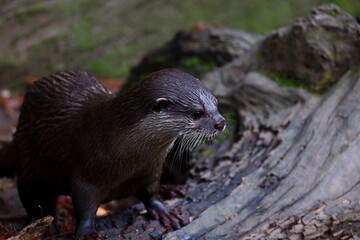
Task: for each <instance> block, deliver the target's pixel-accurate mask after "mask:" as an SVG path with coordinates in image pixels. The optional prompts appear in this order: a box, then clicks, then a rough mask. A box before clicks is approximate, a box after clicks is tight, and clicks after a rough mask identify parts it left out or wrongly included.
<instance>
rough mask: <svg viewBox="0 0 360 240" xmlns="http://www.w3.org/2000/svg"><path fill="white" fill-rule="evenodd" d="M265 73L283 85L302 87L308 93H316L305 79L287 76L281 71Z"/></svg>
mask: <svg viewBox="0 0 360 240" xmlns="http://www.w3.org/2000/svg"><path fill="white" fill-rule="evenodd" d="M266 75H267V76H268V77H269V78H271V79H272V80H274V81H275V82H276V83H277V84H279V85H281V86H283V87H291V88H302V89H304V90H306V91H308V92H310V93H316V90H314V89H312V88H311V86H310V84H307V83H306V81H303V80H298V79H295V78H292V77H287V76H285V75H284V74H281V73H269V74H266Z"/></svg>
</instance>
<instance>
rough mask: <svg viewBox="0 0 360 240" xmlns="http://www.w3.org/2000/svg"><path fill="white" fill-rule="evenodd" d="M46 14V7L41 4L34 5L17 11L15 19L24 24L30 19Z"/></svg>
mask: <svg viewBox="0 0 360 240" xmlns="http://www.w3.org/2000/svg"><path fill="white" fill-rule="evenodd" d="M44 12H46V7H45V6H44V5H42V4H35V5H33V6H31V7H21V8H19V9H17V12H16V15H15V16H16V19H17V20H18V21H19V22H20V23H21V24H24V23H25V22H26V21H27V20H28V19H30V18H31V17H33V16H35V15H38V14H41V13H44Z"/></svg>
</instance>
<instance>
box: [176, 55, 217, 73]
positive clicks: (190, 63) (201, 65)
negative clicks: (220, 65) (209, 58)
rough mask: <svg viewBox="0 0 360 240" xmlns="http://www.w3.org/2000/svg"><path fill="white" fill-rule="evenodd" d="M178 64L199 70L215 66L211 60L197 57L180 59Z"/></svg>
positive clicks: (207, 69) (202, 70) (203, 70)
mask: <svg viewBox="0 0 360 240" xmlns="http://www.w3.org/2000/svg"><path fill="white" fill-rule="evenodd" d="M180 66H183V67H185V68H191V69H197V70H198V71H200V72H207V71H210V70H212V69H213V68H214V67H215V64H214V63H212V62H206V61H203V60H202V59H200V58H199V57H191V58H185V59H183V60H181V61H180Z"/></svg>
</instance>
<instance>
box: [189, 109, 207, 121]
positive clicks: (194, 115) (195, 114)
mask: <svg viewBox="0 0 360 240" xmlns="http://www.w3.org/2000/svg"><path fill="white" fill-rule="evenodd" d="M204 115H205V113H204V112H203V111H201V110H198V111H195V112H193V114H192V116H193V118H194V119H199V118H201V117H202V116H204Z"/></svg>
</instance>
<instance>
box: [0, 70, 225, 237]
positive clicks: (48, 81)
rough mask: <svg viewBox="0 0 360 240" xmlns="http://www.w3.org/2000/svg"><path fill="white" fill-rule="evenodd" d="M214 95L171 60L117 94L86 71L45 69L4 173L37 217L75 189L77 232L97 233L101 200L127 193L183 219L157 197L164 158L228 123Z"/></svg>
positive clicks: (175, 221)
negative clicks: (176, 146)
mask: <svg viewBox="0 0 360 240" xmlns="http://www.w3.org/2000/svg"><path fill="white" fill-rule="evenodd" d="M216 104H217V102H216V99H215V98H214V97H213V95H212V94H211V93H210V92H209V91H208V90H206V89H205V88H204V86H203V85H202V84H201V83H200V82H199V81H198V80H197V79H195V78H193V77H192V76H190V75H188V74H186V73H183V72H181V71H178V70H173V69H167V70H163V71H159V72H155V73H153V74H152V75H150V76H149V77H148V78H146V79H145V80H143V81H142V82H141V83H140V84H138V85H136V86H134V87H133V88H131V89H129V90H128V91H126V92H125V93H122V94H120V95H118V96H115V95H113V94H111V93H110V92H109V91H108V90H107V89H106V88H104V87H103V86H102V85H101V84H100V83H99V82H98V81H97V80H96V79H95V78H94V77H92V76H90V75H89V74H87V73H84V72H62V73H59V74H56V75H52V76H50V77H47V78H42V79H40V80H39V81H37V82H36V83H35V84H34V85H33V86H32V87H31V89H30V90H29V91H28V92H27V93H26V95H25V99H24V104H23V105H22V107H21V113H20V119H19V124H18V128H17V131H16V133H15V136H14V140H13V142H12V143H11V144H10V145H9V146H8V147H7V148H5V149H4V150H3V152H2V155H3V156H2V159H1V162H0V174H2V175H12V174H14V173H15V174H16V175H17V181H18V189H19V194H20V197H21V200H22V202H23V204H24V206H25V208H26V210H27V212H28V215H29V217H31V218H39V217H41V215H43V216H44V215H47V214H53V211H54V206H55V201H56V198H57V196H58V195H60V194H67V195H71V196H72V197H73V203H74V208H75V212H76V218H77V235H78V236H85V235H89V234H91V233H94V232H95V228H94V219H95V213H96V210H97V208H98V206H99V204H101V203H103V202H106V201H108V200H112V199H116V198H122V197H126V196H129V195H135V196H136V197H137V198H139V199H140V200H141V201H143V202H144V204H145V206H146V208H147V210H148V212H149V213H150V214H151V215H152V216H153V217H154V218H158V219H160V220H161V221H162V223H163V224H164V225H169V224H171V225H172V226H173V227H175V228H178V227H180V224H181V219H180V217H179V216H178V215H177V214H175V213H173V212H171V211H169V210H168V209H167V208H166V207H165V206H164V205H163V204H162V203H161V202H160V201H158V200H157V199H156V198H155V197H154V195H155V194H156V192H157V189H158V183H159V179H160V175H161V171H162V168H163V164H164V161H165V158H166V156H167V154H168V152H169V150H170V149H171V147H172V146H173V144H174V141H175V140H176V139H180V140H181V141H184V142H191V143H194V145H195V143H197V142H201V141H204V140H206V139H209V138H212V137H213V136H215V135H217V134H218V133H219V132H221V131H222V130H223V128H224V127H225V121H224V118H223V117H222V116H221V115H220V114H219V112H218V110H217V107H216ZM190 138H192V139H193V140H192V141H189V139H190ZM194 139H197V140H196V141H195V140H194ZM180 145H181V144H180ZM185 147H186V148H191V147H192V146H190V145H189V144H187V145H186V144H185ZM38 206H41V209H40V208H39V207H38Z"/></svg>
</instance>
